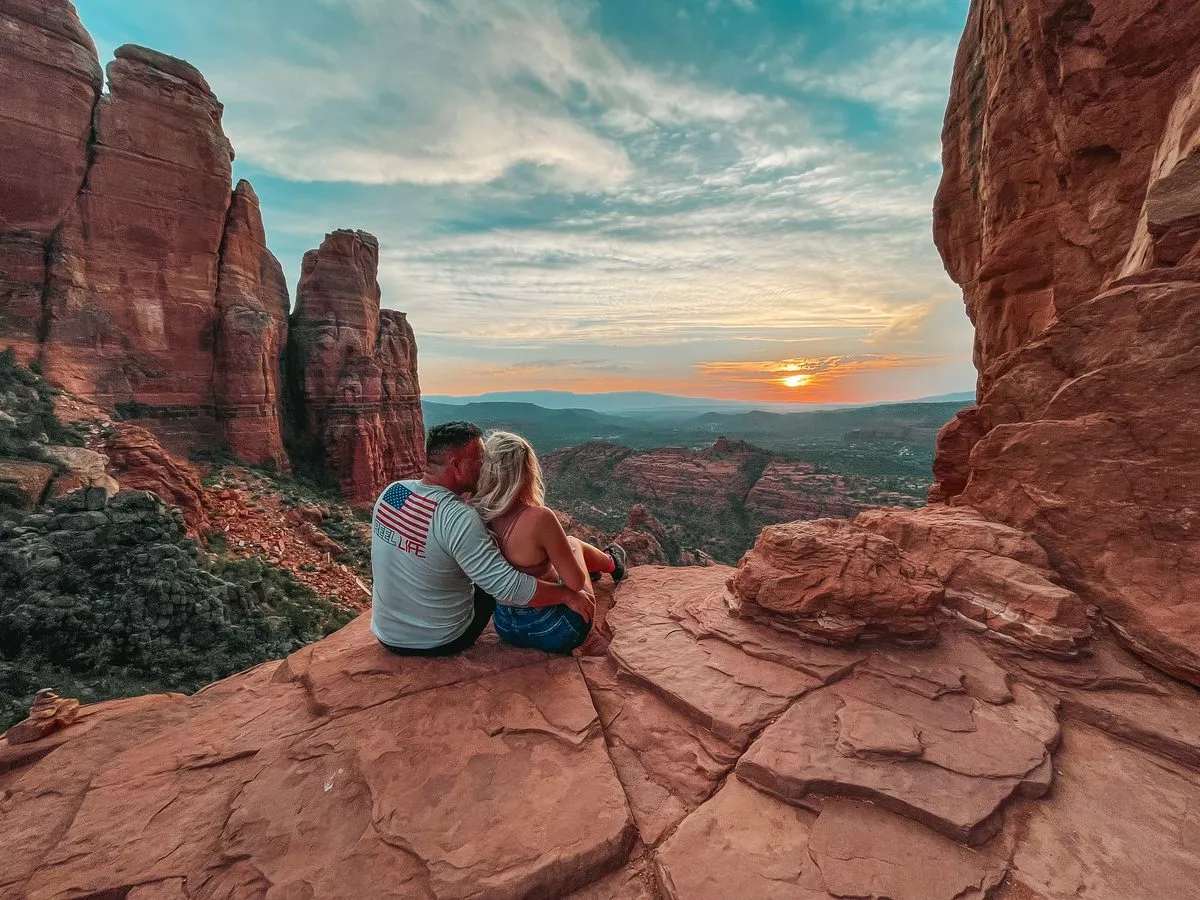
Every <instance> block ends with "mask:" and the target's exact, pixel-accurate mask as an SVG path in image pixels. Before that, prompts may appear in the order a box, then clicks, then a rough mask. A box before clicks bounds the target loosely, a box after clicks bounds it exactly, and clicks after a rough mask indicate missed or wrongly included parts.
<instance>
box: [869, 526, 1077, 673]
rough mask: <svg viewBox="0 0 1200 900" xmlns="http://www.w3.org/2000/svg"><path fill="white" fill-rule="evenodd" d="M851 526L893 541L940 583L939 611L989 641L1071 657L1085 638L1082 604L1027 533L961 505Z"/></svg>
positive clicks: (1043, 551) (1075, 653)
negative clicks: (972, 627) (960, 620)
mask: <svg viewBox="0 0 1200 900" xmlns="http://www.w3.org/2000/svg"><path fill="white" fill-rule="evenodd" d="M854 523H855V525H858V526H860V527H862V528H866V529H867V530H868V531H872V532H874V533H876V534H881V535H883V536H884V537H887V538H889V539H891V540H892V541H894V542H895V543H896V544H897V546H899V547H901V548H902V549H903V550H904V552H905V553H906V554H907V555H908V556H909V558H910V559H912V560H913V561H914V562H917V563H919V564H921V565H923V566H924V567H925V568H926V570H928V571H929V573H930V574H931V575H933V576H934V577H935V578H936V579H937V580H938V581H939V582H940V583H941V584H942V586H943V588H944V591H945V594H944V600H943V608H944V609H948V610H950V611H952V612H953V613H955V614H956V615H958V616H961V617H962V618H963V619H964V620H965V621H967V622H970V623H972V624H975V625H976V626H977V627H979V628H980V629H981V630H983V631H984V632H985V633H987V634H988V635H990V636H993V637H996V638H999V639H1002V640H1006V641H1010V642H1012V643H1014V644H1016V645H1018V646H1021V647H1025V648H1028V649H1030V650H1034V651H1037V652H1039V653H1046V654H1050V655H1055V656H1067V657H1073V656H1077V655H1078V654H1079V653H1080V652H1081V651H1082V650H1084V649H1086V648H1087V646H1088V643H1089V641H1090V638H1091V636H1092V628H1091V624H1090V623H1089V621H1088V618H1087V614H1086V612H1085V610H1084V605H1083V602H1082V601H1081V600H1080V599H1079V597H1078V596H1077V595H1076V594H1075V593H1074V592H1072V591H1069V590H1067V589H1066V588H1064V587H1063V586H1062V585H1061V584H1060V583H1059V579H1058V575H1057V574H1056V573H1055V572H1054V571H1053V570H1052V569H1051V567H1050V561H1049V559H1048V558H1047V557H1046V551H1045V550H1043V549H1042V548H1041V546H1040V545H1039V544H1038V543H1037V542H1036V541H1035V540H1034V539H1033V538H1031V537H1030V536H1029V535H1028V534H1026V533H1025V532H1023V531H1018V530H1017V529H1015V528H1011V527H1009V526H1007V525H1001V524H1000V523H998V522H994V521H992V520H990V519H987V518H984V517H983V516H982V515H980V514H979V512H977V511H976V510H974V509H971V508H970V507H967V506H957V507H945V506H938V505H933V506H927V507H925V508H924V509H915V510H908V509H905V510H870V511H868V512H864V513H862V514H861V515H860V516H859V517H858V518H857V519H855V520H854Z"/></svg>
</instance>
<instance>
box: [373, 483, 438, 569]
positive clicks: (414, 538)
mask: <svg viewBox="0 0 1200 900" xmlns="http://www.w3.org/2000/svg"><path fill="white" fill-rule="evenodd" d="M436 509H437V501H436V500H430V499H429V498H428V497H422V496H421V495H420V494H418V493H415V492H414V491H410V490H409V489H408V488H406V487H405V486H404V485H402V484H393V485H392V486H391V487H390V488H388V489H387V491H386V492H385V493H384V495H383V496H382V497H381V498H380V500H379V503H378V504H377V505H376V506H375V523H374V531H375V534H376V536H377V537H379V539H380V540H383V541H387V542H388V543H389V544H391V545H392V546H394V547H395V548H396V549H397V550H399V551H401V552H402V553H412V554H413V555H415V556H421V557H423V556H424V555H425V545H426V544H427V543H428V541H429V525H430V523H431V522H433V513H434V510H436Z"/></svg>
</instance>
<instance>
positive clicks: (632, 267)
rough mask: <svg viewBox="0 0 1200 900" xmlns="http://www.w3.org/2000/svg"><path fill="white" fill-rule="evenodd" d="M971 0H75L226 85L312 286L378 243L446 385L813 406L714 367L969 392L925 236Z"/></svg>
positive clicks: (945, 286)
mask: <svg viewBox="0 0 1200 900" xmlns="http://www.w3.org/2000/svg"><path fill="white" fill-rule="evenodd" d="M966 5H967V0H820V2H814V3H805V4H796V3H795V2H794V0H753V2H752V0H680V2H679V3H677V4H669V5H668V4H636V5H635V4H624V3H619V2H610V0H318V2H315V3H308V4H294V3H292V2H291V0H257V2H255V3H253V4H245V3H242V4H237V3H234V2H233V0H209V2H208V3H205V4H162V5H160V6H158V7H155V9H154V11H153V12H147V9H146V7H145V5H144V4H142V3H141V2H139V0H78V6H79V9H80V12H81V14H82V15H83V17H84V20H85V22H86V23H87V24H88V25H89V26H91V27H92V28H93V30H95V31H97V32H98V33H100V34H102V35H103V38H104V40H105V41H108V42H114V41H115V42H116V43H120V42H123V41H125V40H136V41H139V42H142V43H147V44H150V45H152V46H158V47H161V48H162V49H163V50H165V51H167V52H172V53H176V54H178V55H181V56H184V57H187V58H189V59H190V60H191V61H192V62H194V63H196V64H197V65H198V66H199V67H200V68H201V69H202V70H203V71H204V72H205V74H206V75H207V76H208V78H209V80H210V82H211V83H212V85H213V86H214V89H215V90H216V91H217V93H218V95H219V96H220V97H221V99H222V101H223V102H224V103H225V124H226V129H227V131H228V132H229V134H230V137H231V139H232V141H233V143H234V146H235V147H236V149H237V153H238V160H237V166H238V169H239V174H240V175H247V176H249V177H251V178H252V180H254V182H255V185H256V187H257V188H258V190H259V194H260V196H261V197H262V198H263V206H264V216H265V218H266V222H267V227H268V232H269V237H270V241H271V245H272V247H273V248H274V249H275V250H276V251H277V252H278V253H279V255H280V256H281V258H282V261H283V263H284V265H285V268H286V269H287V270H288V271H289V273H290V274H291V275H292V277H293V279H294V278H295V276H296V274H297V270H298V263H299V259H300V256H301V254H302V253H303V251H304V250H306V249H308V248H309V247H312V246H315V245H316V244H317V243H318V242H319V241H320V239H321V236H322V235H323V233H324V232H326V231H328V230H330V229H332V228H334V227H361V228H365V229H367V230H370V231H373V232H374V233H376V234H377V236H378V237H379V238H380V243H381V247H382V251H383V252H382V259H381V270H380V281H381V283H382V286H383V289H384V302H385V305H387V306H390V307H393V308H398V309H404V310H406V311H407V312H408V313H409V317H410V321H411V322H412V323H413V326H414V328H415V329H416V331H417V334H418V341H419V343H420V347H421V355H420V359H421V369H422V372H421V375H422V381H423V384H424V385H425V387H426V389H427V390H430V391H431V392H435V393H436V392H445V391H447V390H451V386H452V385H453V386H454V388H453V389H455V390H460V391H462V392H464V393H477V392H478V391H479V389H480V385H474V387H473V381H478V382H481V383H487V385H488V386H489V387H493V388H495V387H500V386H503V385H505V384H517V383H520V384H521V385H523V386H538V385H541V386H547V385H554V384H557V383H558V382H559V381H563V380H567V381H569V382H570V383H571V384H572V385H573V386H575V387H576V388H577V389H578V388H581V387H583V386H585V385H586V386H592V387H591V389H600V390H603V389H609V387H611V386H615V385H618V384H620V385H621V386H622V387H631V386H638V385H639V384H640V385H641V386H649V385H655V386H657V387H658V389H669V390H672V391H673V392H677V393H692V394H696V393H698V392H702V391H710V392H716V393H723V394H728V392H737V391H742V392H743V393H745V392H752V393H753V392H758V393H755V396H764V395H763V394H762V392H763V391H766V392H775V391H776V390H777V389H778V390H784V392H785V393H786V394H787V397H792V398H794V399H796V400H798V401H800V400H804V399H811V398H812V396H813V394H814V390H811V389H810V390H806V391H799V390H790V391H787V390H785V389H782V388H778V385H776V384H774V383H769V382H751V381H747V380H745V379H740V378H734V377H725V376H729V375H731V373H733V372H734V370H720V369H719V368H713V366H718V364H717V363H712V362H711V361H712V360H730V359H733V358H734V357H741V358H744V359H747V360H775V361H779V360H788V359H792V358H793V354H795V353H796V352H797V349H798V348H802V349H803V353H804V354H805V356H804V358H806V359H825V360H839V361H840V362H839V364H838V366H837V367H834V368H830V369H827V370H822V371H813V372H811V373H793V374H811V375H812V376H813V378H814V384H816V385H825V386H827V388H828V390H830V391H843V392H844V393H845V394H846V396H849V395H850V393H853V394H854V395H855V396H856V397H859V398H860V399H866V398H868V397H869V396H881V397H882V396H892V397H895V396H896V395H901V396H902V395H903V394H904V393H906V392H907V393H908V394H910V395H917V394H927V393H937V392H939V391H940V390H942V389H945V390H951V389H958V388H960V387H962V386H963V385H967V384H970V381H971V377H972V370H971V366H970V362H969V358H970V345H971V334H970V326H969V323H968V322H967V320H966V318H965V316H964V315H963V312H962V308H961V302H960V295H959V292H958V291H957V290H956V289H955V287H954V286H953V285H952V284H951V283H950V282H949V281H948V279H947V278H946V276H945V274H944V272H943V270H942V266H941V263H940V260H939V259H938V257H937V254H936V252H935V250H934V248H933V246H932V241H931V239H930V230H931V222H930V207H931V204H932V198H933V193H934V190H935V188H936V184H937V179H938V176H939V171H938V164H937V153H936V148H937V142H938V130H939V121H940V116H941V107H942V105H943V104H944V102H945V96H946V93H947V90H948V84H949V76H950V66H951V65H952V57H953V48H954V45H955V42H956V40H957V35H958V32H959V31H960V30H961V26H962V21H963V18H964V17H965V12H966ZM98 19H106V21H104V22H103V23H102V27H100V28H97V20H98ZM734 348H736V353H735V352H734ZM944 356H953V357H954V360H953V361H952V362H944V361H941V362H928V363H923V364H921V365H916V364H914V365H902V364H900V363H898V362H897V360H900V359H902V358H903V359H909V358H912V359H926V360H932V359H941V357H944ZM871 360H890V363H889V365H888V366H883V365H882V364H881V365H879V366H875V365H872V364H869V362H870V361H871ZM721 371H724V373H725V375H721V374H719V373H720V372H721ZM739 371H742V370H739ZM743 374H744V372H743ZM946 380H949V381H952V382H953V383H951V384H943V383H942V382H943V381H946ZM689 386H690V387H689ZM613 389H615V387H614V388H613ZM772 396H773V394H772ZM780 399H786V397H784V398H780Z"/></svg>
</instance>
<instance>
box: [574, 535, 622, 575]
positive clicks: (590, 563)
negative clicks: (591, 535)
mask: <svg viewBox="0 0 1200 900" xmlns="http://www.w3.org/2000/svg"><path fill="white" fill-rule="evenodd" d="M567 541H568V543H570V545H571V549H572V550H574V551H575V552H576V553H582V554H583V567H584V568H585V569H586V570H587V571H589V572H604V573H611V572H612V570H613V569H614V568H616V564H615V563H614V562H613V559H612V557H611V556H609V555H608V554H607V553H605V552H604V551H603V550H601V549H600V548H599V547H593V546H592V545H591V544H589V543H586V542H585V541H581V540H580V539H579V538H577V537H570V536H568V537H567Z"/></svg>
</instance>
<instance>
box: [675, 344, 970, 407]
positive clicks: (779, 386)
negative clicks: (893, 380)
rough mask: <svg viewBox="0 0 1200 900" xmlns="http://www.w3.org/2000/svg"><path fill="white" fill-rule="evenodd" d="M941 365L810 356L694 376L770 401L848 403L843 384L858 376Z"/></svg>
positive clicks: (709, 369)
mask: <svg viewBox="0 0 1200 900" xmlns="http://www.w3.org/2000/svg"><path fill="white" fill-rule="evenodd" d="M944 362H946V360H945V359H942V358H937V357H921V356H905V355H900V354H857V355H842V356H816V357H814V356H810V357H791V358H787V359H780V360H740V361H732V362H705V363H701V364H700V365H698V366H697V367H696V374H697V375H699V376H700V377H701V378H704V379H710V380H713V381H716V382H718V383H721V382H724V383H725V384H737V385H752V386H755V387H758V388H759V389H760V391H759V395H760V396H764V397H767V398H770V399H777V400H782V399H803V401H805V402H817V401H827V400H849V399H851V396H852V395H851V394H850V393H848V388H847V387H846V385H845V384H844V382H845V381H847V380H852V379H854V378H856V377H859V376H863V375H868V374H871V373H877V374H883V373H889V374H890V373H895V372H896V371H897V370H900V369H919V368H930V367H933V366H936V365H938V364H941V363H944ZM763 389H766V390H763Z"/></svg>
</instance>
